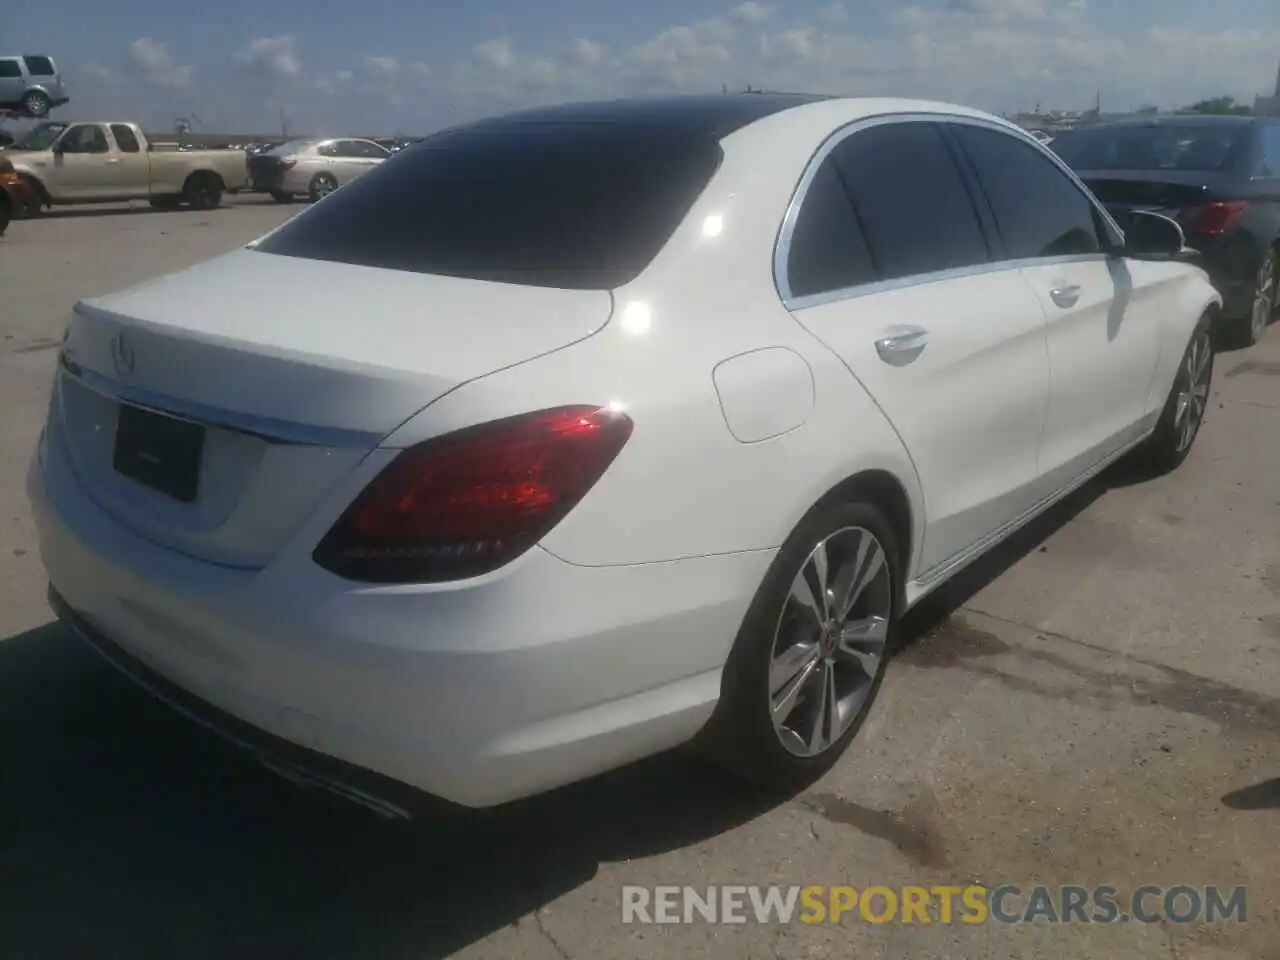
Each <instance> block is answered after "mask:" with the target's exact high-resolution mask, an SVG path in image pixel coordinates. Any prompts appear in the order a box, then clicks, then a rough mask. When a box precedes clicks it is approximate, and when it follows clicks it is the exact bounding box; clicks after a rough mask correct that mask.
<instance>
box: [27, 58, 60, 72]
mask: <svg viewBox="0 0 1280 960" xmlns="http://www.w3.org/2000/svg"><path fill="white" fill-rule="evenodd" d="M22 60H23V62H24V63H26V65H27V72H28V73H29V74H31V75H32V76H33V77H52V76H53V75H54V74H55V73H57V72H58V71H57V70H55V69H54V67H53V61H52V60H50V59H49V58H48V57H23V58H22Z"/></svg>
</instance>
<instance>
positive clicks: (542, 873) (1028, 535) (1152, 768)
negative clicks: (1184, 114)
mask: <svg viewBox="0 0 1280 960" xmlns="http://www.w3.org/2000/svg"><path fill="white" fill-rule="evenodd" d="M297 209H298V208H296V207H290V208H280V207H277V206H275V205H273V204H271V203H269V202H268V203H261V202H258V201H256V200H252V199H248V200H244V201H233V202H232V203H231V204H230V205H229V206H227V207H225V208H223V209H220V210H216V211H213V212H209V213H193V212H186V211H179V212H171V213H169V212H165V213H159V212H153V211H151V210H150V209H149V208H147V207H145V206H142V205H138V206H136V207H134V208H132V209H131V210H128V211H122V210H121V208H118V207H117V208H115V209H113V210H104V209H99V208H85V209H82V210H75V209H73V210H70V211H66V210H64V211H57V212H55V213H54V214H53V215H51V216H49V217H47V218H45V219H42V220H39V221H31V222H18V223H15V224H13V226H12V227H11V228H10V230H9V233H8V235H7V236H6V237H4V238H3V239H0V334H2V335H3V339H2V340H0V409H3V411H4V414H5V416H4V419H3V427H2V428H0V744H2V746H0V771H2V775H0V783H2V784H3V789H2V790H0V954H2V955H4V956H7V957H21V958H46V957H52V958H81V960H92V958H98V957H128V958H130V960H141V958H148V957H158V958H159V957H163V958H172V957H182V958H186V960H196V958H201V957H219V958H221V957H227V956H237V957H245V958H249V957H254V958H256V957H264V958H266V957H271V958H282V957H304V956H305V957H318V958H319V957H322V958H355V957H361V958H364V957H379V958H381V957H388V958H392V957H394V958H410V957H412V958H426V957H444V956H460V957H466V958H499V957H512V958H515V957H519V958H527V960H542V958H549V960H555V958H574V960H577V958H583V960H586V958H612V957H618V958H645V960H648V958H668V957H671V958H675V957H682V958H688V960H693V958H704V957H705V958H725V960H730V958H732V960H763V958H786V960H795V958H800V957H822V958H853V957H857V958H860V960H871V958H885V960H887V958H911V960H928V958H937V957H948V958H961V957H964V958H1012V957H1026V958H1035V960H1052V958H1057V957H1062V958H1080V957H1098V958H1103V957H1123V958H1125V960H1140V958H1173V960H1228V958H1241V960H1244V958H1249V960H1274V958H1275V957H1277V956H1278V955H1280V954H1278V953H1277V951H1278V950H1280V870H1277V869H1276V857H1277V850H1280V757H1278V756H1277V744H1278V743H1280V325H1277V326H1276V327H1273V328H1272V330H1271V331H1270V333H1269V335H1268V337H1267V339H1266V340H1265V341H1264V343H1262V344H1261V345H1260V346H1258V347H1256V348H1254V349H1252V350H1248V351H1241V352H1235V353H1224V354H1221V355H1220V356H1219V358H1218V368H1217V373H1216V382H1215V387H1214V397H1213V400H1212V403H1211V406H1210V413H1209V416H1208V418H1207V420H1206V424H1205V427H1204V430H1203V432H1202V434H1201V436H1200V438H1199V440H1198V443H1197V446H1196V448H1195V450H1194V451H1193V453H1192V456H1191V458H1190V459H1189V461H1188V462H1187V463H1186V464H1185V465H1184V466H1183V468H1182V469H1181V470H1180V471H1179V472H1177V473H1176V474H1175V475H1173V476H1169V477H1165V478H1161V479H1157V480H1141V479H1140V478H1136V477H1133V476H1130V475H1126V474H1125V473H1124V472H1123V471H1118V472H1115V473H1114V474H1113V475H1111V476H1108V477H1106V478H1105V479H1104V480H1100V481H1098V482H1096V483H1094V484H1092V485H1090V486H1089V487H1087V488H1086V489H1084V490H1082V491H1080V492H1079V493H1078V494H1077V495H1075V496H1073V497H1072V498H1071V499H1070V500H1069V501H1068V502H1066V503H1064V504H1063V505H1061V507H1060V508H1058V509H1056V510H1055V511H1053V513H1052V515H1050V516H1047V517H1045V518H1043V519H1042V521H1041V522H1038V523H1036V524H1035V525H1034V527H1033V528H1031V529H1029V530H1027V531H1024V533H1023V535H1021V536H1019V537H1018V539H1017V542H1016V543H1013V544H1009V545H1006V547H1005V548H1002V549H1001V550H1000V551H999V552H998V553H997V554H996V555H994V556H992V557H990V558H988V559H987V560H985V561H984V562H982V563H981V564H980V565H979V566H978V567H976V568H975V569H973V570H971V571H970V572H969V573H967V574H966V575H965V576H964V578H963V582H960V583H956V584H953V585H951V586H950V587H949V588H947V589H946V591H945V594H944V595H942V596H938V597H936V598H935V599H934V600H933V601H931V602H930V603H929V604H928V609H924V610H921V611H919V612H918V613H917V614H914V615H913V617H912V621H911V623H910V624H909V631H908V633H909V642H908V644H907V646H906V648H905V650H904V651H903V652H902V653H901V654H900V656H899V657H898V658H897V659H896V660H895V662H894V663H893V665H892V666H891V668H890V672H889V676H888V679H887V681H886V685H885V689H884V693H883V694H882V696H881V701H880V703H879V704H878V706H877V709H876V712H875V713H874V714H873V716H872V719H871V721H870V722H869V723H868V725H867V727H866V728H865V729H864V731H863V732H862V734H861V736H860V738H859V740H858V741H856V742H855V744H854V746H853V747H852V748H851V749H850V751H849V753H848V754H847V755H846V757H845V758H844V760H843V761H842V762H841V763H840V765H839V766H838V767H837V769H836V770H835V771H834V772H833V773H832V774H831V775H830V776H828V777H827V778H826V779H825V780H824V781H823V782H822V783H820V784H818V785H817V786H816V787H815V788H813V789H812V790H811V791H810V792H808V793H806V794H804V795H802V796H798V797H794V798H789V799H785V800H779V799H777V798H768V797H763V796H759V795H757V794H755V793H753V792H752V791H750V790H748V789H746V788H744V787H742V786H741V785H739V784H737V783H734V782H731V781H727V780H725V779H723V778H721V777H719V776H718V775H716V774H714V773H712V772H711V771H709V770H706V769H704V768H703V767H702V766H700V765H698V764H697V763H695V762H693V761H690V760H688V759H686V758H683V757H679V756H675V757H666V758H660V759H658V760H654V761H651V762H647V763H645V764H642V765H640V766H638V767H634V768H631V769H628V770H625V771H622V772H620V773H618V774H616V775H613V776H610V777H606V778H604V779H603V780H600V781H598V782H593V783H590V784H584V785H579V786H576V787H573V788H570V789H568V790H565V791H562V792H560V793H557V794H555V795H552V796H549V797H544V798H539V799H537V800H535V801H532V802H528V803H525V804H521V805H517V806H516V807H515V808H513V809H511V810H506V811H502V812H500V813H497V814H490V815H486V816H480V817H454V816H442V817H441V818H439V819H432V820H428V821H424V822H421V823H417V824H414V825H412V826H410V827H403V826H393V825H385V824H382V823H380V822H377V821H375V820H372V819H371V818H370V816H369V815H368V814H366V813H365V812H363V811H361V810H358V809H355V808H352V809H347V808H345V807H343V806H340V805H338V804H337V803H336V802H335V801H330V800H328V799H325V798H322V797H317V796H312V795H310V794H306V793H302V792H300V791H299V790H297V789H296V788H294V787H293V786H291V785H290V784H288V783H285V782H283V781H280V780H278V779H277V778H275V777H274V776H272V775H271V774H269V773H267V772H265V771H261V770H259V769H258V768H257V767H256V766H254V765H253V764H251V763H250V762H248V761H246V760H245V759H243V758H242V757H240V756H239V755H237V754H235V753H233V752H231V751H230V750H229V748H226V747H224V746H223V745H222V744H220V743H218V742H216V741H213V740H211V739H210V738H209V737H208V736H207V735H205V734H204V733H203V732H202V731H199V730H197V729H194V728H193V727H191V726H190V725H188V724H187V723H186V721H184V720H182V719H179V718H177V717H175V716H173V715H171V714H170V713H169V712H168V711H167V710H166V709H165V708H163V707H161V706H158V705H156V704H153V703H152V702H151V701H149V700H148V699H147V698H146V697H145V696H144V695H142V694H140V693H137V692H135V691H134V690H133V689H132V688H131V687H129V686H128V685H127V684H126V683H125V682H124V681H123V680H120V679H118V678H117V677H116V676H115V675H114V674H112V673H111V672H110V670H109V669H108V668H107V667H105V666H102V665H100V663H99V661H97V660H96V659H95V657H94V655H93V654H92V653H90V652H88V651H87V650H84V649H82V648H81V647H80V646H79V645H78V643H77V642H76V641H75V640H74V639H73V638H71V637H69V636H67V635H66V634H65V633H64V632H63V631H62V630H60V629H59V628H58V627H56V626H54V625H52V624H51V622H50V621H51V614H50V612H49V609H48V607H47V605H46V603H45V601H44V585H45V583H44V578H43V573H42V569H41V566H40V561H39V557H38V555H37V550H36V544H35V537H34V533H33V531H32V527H31V523H30V519H29V512H28V508H27V504H26V499H25V494H24V492H23V484H24V477H25V472H26V468H27V463H28V458H29V456H30V454H31V451H32V449H33V446H34V444H35V442H36V439H37V436H38V434H39V431H40V428H41V425H42V422H43V419H44V414H45V404H46V402H47V398H48V388H49V382H50V378H51V375H52V370H53V363H54V358H55V355H56V348H57V344H58V341H59V338H60V336H61V333H62V324H63V321H64V318H65V317H66V315H67V313H68V311H69V309H70V308H71V306H72V304H73V303H74V301H75V300H76V299H77V298H79V297H83V296H89V295H94V294H99V293H105V292H107V291H110V290H113V289H118V288H120V287H123V286H126V285H128V284H131V283H133V282H136V281H140V280H143V279H145V278H148V277H151V276H154V275H157V274H160V273H164V272H167V271H170V270H174V269H177V268H180V267H183V266H187V265H189V264H192V263H195V262H197V261H199V260H201V259H203V258H205V257H208V256H211V255H213V254H216V253H219V252H221V251H224V250H228V249H231V248H233V247H235V246H236V245H238V244H241V243H244V242H246V241H248V240H250V239H252V238H253V237H255V236H257V235H259V234H261V233H263V232H265V231H266V230H267V229H269V228H270V227H272V226H274V225H275V224H277V223H279V222H280V221H281V220H282V219H283V218H284V217H285V216H287V215H288V214H289V213H292V212H294V211H296V210H297ZM770 883H780V884H784V885H792V884H797V885H809V884H851V885H854V886H856V887H860V888H861V887H866V886H869V885H873V884H874V885H883V886H889V887H900V886H903V885H908V884H921V885H925V886H932V885H938V884H956V885H963V884H968V883H983V884H986V885H988V886H993V885H996V884H1000V883H1016V884H1018V885H1020V886H1022V887H1023V888H1024V889H1029V888H1030V887H1033V886H1034V885H1036V884H1049V885H1061V884H1076V885H1082V886H1086V887H1093V886H1095V885H1098V884H1111V885H1114V886H1116V887H1117V888H1119V889H1120V890H1121V891H1127V890H1133V889H1134V888H1136V887H1138V886H1140V885H1143V884H1159V885H1163V886H1166V887H1169V886H1174V885H1177V884H1189V885H1192V886H1195V887H1200V888H1203V887H1204V886H1206V885H1211V884H1216V885H1219V886H1223V887H1226V888H1228V889H1230V888H1234V887H1238V886H1244V887H1246V888H1247V916H1246V922H1245V923H1229V924H1212V925H1209V924H1198V923H1192V924H1186V925H1180V924H1177V923H1173V922H1171V921H1166V922H1163V923H1152V924H1146V923H1137V922H1131V923H1120V924H1112V925H1097V924H1090V925H1079V924H1077V925H1054V924H1047V923H1044V922H1037V923H1035V924H1031V925H1017V926H1009V925H1002V924H995V923H991V924H984V925H976V926H969V925H963V924H942V923H933V924H929V925H922V924H901V923H885V924H872V923H868V922H866V921H864V920H863V919H861V918H859V917H857V916H856V914H855V915H851V916H850V917H848V918H846V919H845V921H844V923H843V924H842V925H839V926H836V925H830V924H820V925H812V926H807V925H804V924H800V923H796V924H790V925H785V926H768V925H757V924H754V923H747V924H741V925H719V926H712V925H707V924H699V923H695V924H693V925H688V926H685V925H677V926H664V927H659V926H644V925H624V924H623V923H622V922H621V919H622V918H621V910H620V900H621V889H622V887H623V886H624V885H628V884H639V885H659V884H676V885H679V884H691V885H696V886H705V885H707V884H770Z"/></svg>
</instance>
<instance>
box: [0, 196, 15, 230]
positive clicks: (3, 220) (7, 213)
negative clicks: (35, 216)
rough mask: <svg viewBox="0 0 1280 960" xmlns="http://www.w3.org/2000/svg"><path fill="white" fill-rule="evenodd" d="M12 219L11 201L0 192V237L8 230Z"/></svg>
mask: <svg viewBox="0 0 1280 960" xmlns="http://www.w3.org/2000/svg"><path fill="white" fill-rule="evenodd" d="M12 219H13V201H12V200H10V199H9V195H8V194H7V193H5V192H4V191H3V190H0V237H3V236H4V232H5V231H6V230H8V229H9V221H11V220H12Z"/></svg>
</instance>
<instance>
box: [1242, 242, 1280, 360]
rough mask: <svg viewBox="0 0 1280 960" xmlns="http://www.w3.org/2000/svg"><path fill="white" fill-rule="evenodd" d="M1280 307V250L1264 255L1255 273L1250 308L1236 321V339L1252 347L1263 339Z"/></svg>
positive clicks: (1243, 344) (1270, 251) (1245, 345)
mask: <svg viewBox="0 0 1280 960" xmlns="http://www.w3.org/2000/svg"><path fill="white" fill-rule="evenodd" d="M1277 307H1280V250H1276V249H1272V250H1269V251H1267V253H1265V254H1264V255H1263V258H1262V261H1261V263H1259V264H1258V272H1257V273H1256V274H1255V275H1254V292H1253V300H1252V302H1251V303H1250V310H1249V312H1248V313H1246V314H1245V315H1244V316H1243V317H1241V318H1239V319H1238V320H1237V321H1236V330H1235V334H1236V336H1235V339H1236V341H1237V342H1238V343H1239V345H1240V346H1242V347H1252V346H1254V345H1255V344H1256V343H1257V342H1258V341H1259V340H1261V339H1262V337H1263V334H1265V333H1266V332H1267V327H1268V326H1269V325H1270V324H1271V322H1272V321H1273V320H1275V317H1276V310H1277Z"/></svg>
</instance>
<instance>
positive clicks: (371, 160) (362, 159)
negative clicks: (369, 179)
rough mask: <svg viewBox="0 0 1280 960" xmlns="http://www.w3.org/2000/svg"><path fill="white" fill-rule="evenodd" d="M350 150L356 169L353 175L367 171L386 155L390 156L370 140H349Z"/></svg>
mask: <svg viewBox="0 0 1280 960" xmlns="http://www.w3.org/2000/svg"><path fill="white" fill-rule="evenodd" d="M348 142H349V143H350V144H351V151H352V154H353V157H354V162H355V164H356V165H357V168H358V169H357V170H356V171H354V175H359V174H364V173H368V172H369V171H370V170H372V169H373V168H374V167H376V166H377V165H378V164H380V163H381V162H382V161H383V160H385V159H387V157H389V156H391V154H390V153H388V152H387V151H386V150H384V149H383V148H382V147H380V146H378V145H377V144H376V143H374V142H372V141H370V140H350V141H348Z"/></svg>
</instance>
